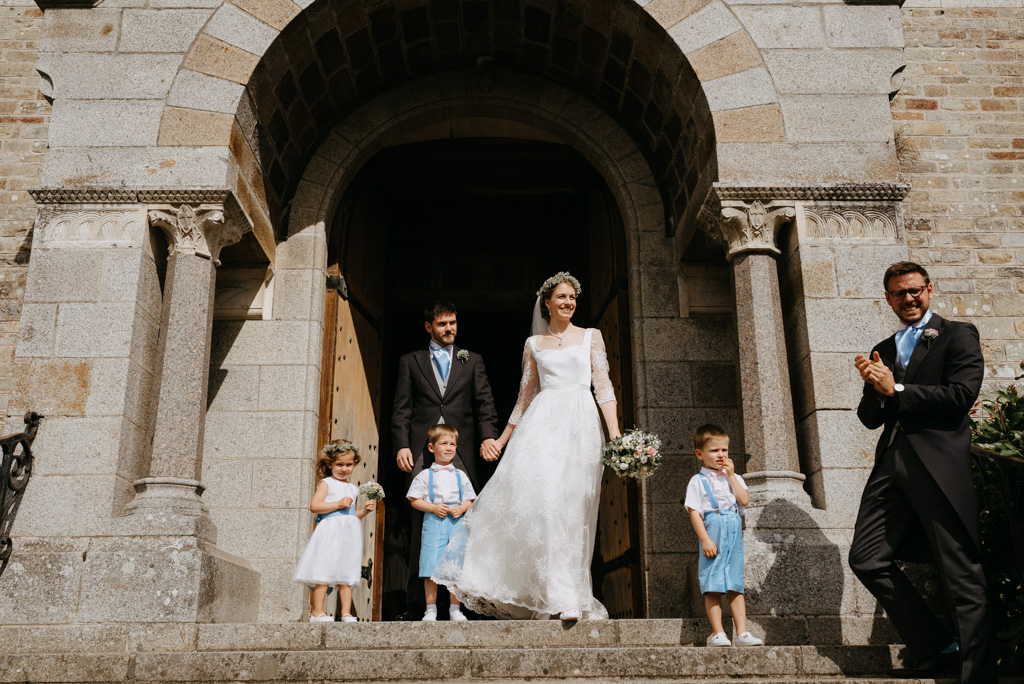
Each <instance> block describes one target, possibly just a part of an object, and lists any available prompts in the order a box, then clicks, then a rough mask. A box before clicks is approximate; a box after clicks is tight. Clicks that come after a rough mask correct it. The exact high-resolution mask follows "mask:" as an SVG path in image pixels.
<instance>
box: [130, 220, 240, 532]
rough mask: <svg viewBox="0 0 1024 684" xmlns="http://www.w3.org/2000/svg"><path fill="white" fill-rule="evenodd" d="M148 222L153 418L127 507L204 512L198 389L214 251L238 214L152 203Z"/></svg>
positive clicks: (236, 231)
mask: <svg viewBox="0 0 1024 684" xmlns="http://www.w3.org/2000/svg"><path fill="white" fill-rule="evenodd" d="M149 220H150V222H151V223H152V224H153V225H155V226H158V227H159V228H160V229H161V230H163V232H164V234H165V235H166V236H167V243H168V254H169V256H168V261H167V275H166V277H165V284H164V297H163V311H162V316H161V323H160V339H159V344H158V347H157V372H156V374H155V379H154V388H153V397H154V406H155V408H156V420H155V426H154V430H153V451H152V456H151V460H150V467H149V476H148V477H145V478H142V479H140V480H137V481H136V482H135V489H136V492H137V493H136V497H135V499H134V500H133V501H132V502H131V503H130V504H129V505H128V507H127V509H126V510H127V511H129V512H140V511H143V510H146V509H150V508H157V509H161V510H167V509H168V508H170V509H172V510H174V511H175V512H177V513H182V514H185V515H198V516H204V517H205V516H207V515H208V513H207V511H206V507H205V505H204V504H203V502H202V499H201V498H200V496H201V494H202V490H203V487H202V485H201V484H200V483H199V475H200V471H201V468H202V455H203V454H202V452H203V433H204V427H205V421H206V392H207V386H208V382H209V375H210V333H211V328H212V323H213V295H214V284H215V281H216V270H217V266H218V265H219V263H220V262H219V260H218V256H219V254H220V250H221V249H222V248H223V247H225V246H227V245H230V244H234V243H236V242H238V241H239V240H240V239H241V237H242V233H243V223H242V220H241V218H240V217H239V218H235V219H230V220H229V219H226V218H225V214H224V211H223V210H222V209H220V208H217V207H211V206H208V205H207V206H202V205H201V206H199V207H198V209H196V208H193V207H192V206H191V205H189V204H181V205H179V206H177V207H176V208H175V207H159V208H152V209H151V210H150V211H149Z"/></svg>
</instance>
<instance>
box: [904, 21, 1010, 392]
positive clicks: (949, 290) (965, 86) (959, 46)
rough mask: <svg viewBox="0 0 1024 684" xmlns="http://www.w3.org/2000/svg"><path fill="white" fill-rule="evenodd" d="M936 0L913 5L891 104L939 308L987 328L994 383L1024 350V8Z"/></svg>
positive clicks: (920, 248) (912, 224) (912, 241)
mask: <svg viewBox="0 0 1024 684" xmlns="http://www.w3.org/2000/svg"><path fill="white" fill-rule="evenodd" d="M911 4H917V5H921V4H923V3H922V2H920V1H918V2H913V3H907V5H908V6H909V5H911ZM931 4H934V5H935V7H927V8H925V7H917V8H910V7H908V6H905V7H904V9H903V28H904V32H905V35H906V60H907V68H906V70H905V72H904V74H905V82H904V84H903V88H902V90H901V91H900V93H899V95H898V96H897V97H896V98H895V99H894V100H893V102H892V115H893V119H894V122H893V123H894V125H895V127H896V130H897V131H902V133H901V135H899V136H898V139H899V140H901V141H902V142H903V143H904V145H905V148H904V150H903V152H902V153H901V168H902V172H903V174H904V175H905V176H906V178H907V180H909V181H910V183H911V184H912V187H913V190H912V192H911V193H910V195H908V196H907V198H906V202H905V211H906V214H905V216H906V219H907V221H906V226H907V239H908V243H909V248H910V258H911V259H913V260H915V261H918V262H920V263H922V264H924V265H925V267H926V268H927V269H928V270H929V272H930V273H931V275H932V278H933V280H934V281H935V283H936V288H937V298H936V300H935V301H934V303H933V308H934V309H935V310H936V311H937V312H939V313H940V314H942V315H944V316H949V317H951V318H956V319H961V320H970V321H972V322H973V323H974V324H975V325H977V326H978V329H979V331H980V332H981V339H982V347H983V349H984V352H985V362H986V389H987V390H991V389H993V388H994V387H997V386H1001V385H1005V384H1006V383H1007V382H1009V381H1010V380H1012V378H1013V376H1014V375H1015V374H1018V373H1019V372H1020V370H1019V366H1018V364H1019V363H1020V361H1021V359H1024V339H1022V338H1024V175H1022V174H1024V113H1022V111H1021V110H1022V109H1024V7H1021V6H1020V4H1019V3H1013V4H1017V5H1018V6H1017V7H990V8H985V7H983V6H984V5H996V4H1001V5H1008V4H1011V3H996V2H992V1H989V2H974V3H968V4H970V5H971V7H952V6H950V5H951V3H949V2H944V3H941V4H942V5H945V8H943V7H941V6H940V3H931Z"/></svg>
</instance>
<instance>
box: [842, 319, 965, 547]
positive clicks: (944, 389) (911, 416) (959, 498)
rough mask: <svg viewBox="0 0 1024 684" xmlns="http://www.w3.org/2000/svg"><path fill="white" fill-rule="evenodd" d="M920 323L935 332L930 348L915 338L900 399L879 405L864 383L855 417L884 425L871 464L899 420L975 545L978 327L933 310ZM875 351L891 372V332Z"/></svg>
mask: <svg viewBox="0 0 1024 684" xmlns="http://www.w3.org/2000/svg"><path fill="white" fill-rule="evenodd" d="M925 327H926V328H931V329H933V330H935V331H937V332H938V337H936V338H935V340H934V341H933V342H932V344H931V346H928V345H926V344H925V342H924V341H923V339H921V340H919V341H918V343H917V346H916V347H915V348H914V352H913V353H912V354H911V356H910V362H909V363H908V364H907V370H906V373H905V374H904V377H903V385H904V387H905V389H904V391H903V393H902V394H901V395H900V399H899V401H896V400H894V399H892V398H888V399H886V400H885V405H884V406H879V397H878V395H877V394H876V393H875V389H874V387H873V386H872V385H870V384H868V383H865V385H864V395H863V397H861V401H860V406H858V408H857V416H858V417H859V418H860V421H861V422H862V423H863V424H864V426H865V427H867V428H869V429H872V430H873V429H875V428H877V427H879V426H884V429H883V430H882V436H881V437H880V438H879V440H878V446H877V447H876V449H875V464H876V467H877V464H878V459H879V458H881V456H882V453H883V452H884V451H885V449H886V446H887V445H888V444H889V438H890V435H891V433H892V431H893V430H894V429H895V428H896V423H897V422H899V424H900V426H901V427H902V429H903V436H904V441H903V444H904V445H905V444H909V446H910V447H911V448H912V449H913V450H914V452H915V453H916V454H917V456H918V457H919V458H920V459H921V462H922V463H924V466H925V467H926V468H927V469H928V472H929V473H931V475H932V477H934V478H935V482H936V483H938V485H939V488H940V489H941V490H942V492H943V494H945V495H946V498H947V499H948V500H949V502H950V503H951V504H952V505H953V508H954V509H955V510H956V512H957V514H958V515H959V517H960V518H961V519H962V520H963V522H964V526H965V527H966V528H967V531H968V532H969V533H970V535H971V537H972V538H973V539H974V542H975V544H979V545H980V536H981V533H980V530H979V527H978V501H977V497H976V496H975V494H974V482H973V479H972V477H971V455H970V448H971V431H970V421H969V419H968V417H967V414H968V412H969V411H970V410H971V408H972V407H973V406H974V402H975V401H976V400H977V398H978V393H979V392H980V391H981V381H982V378H983V376H984V374H985V362H984V359H983V358H982V355H981V344H980V342H979V339H978V329H977V328H975V327H974V326H973V325H972V324H970V323H963V322H960V321H947V320H946V319H944V318H942V317H941V316H939V315H938V314H933V315H932V317H931V320H929V321H928V324H927V325H926V326H925ZM922 338H923V334H922ZM876 351H877V352H878V354H879V356H880V357H881V359H882V361H883V362H885V365H886V366H888V367H889V368H890V369H891V370H893V371H895V370H896V336H895V335H893V336H892V337H888V338H886V339H885V340H884V341H883V342H881V343H880V344H878V345H876V346H875V348H874V349H873V350H872V352H876Z"/></svg>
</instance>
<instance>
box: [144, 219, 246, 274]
mask: <svg viewBox="0 0 1024 684" xmlns="http://www.w3.org/2000/svg"><path fill="white" fill-rule="evenodd" d="M149 222H150V223H151V224H153V225H155V226H157V227H158V228H160V229H161V230H162V231H163V232H164V234H165V235H166V236H167V251H168V254H175V253H181V254H195V255H196V256H200V257H203V258H205V259H210V260H211V261H213V263H214V265H215V266H220V258H219V257H220V251H221V249H223V248H224V247H227V246H228V245H233V244H235V243H236V242H238V241H239V240H241V239H242V235H243V233H244V232H245V228H246V227H247V226H246V225H245V224H244V222H243V221H240V220H238V217H234V218H233V219H231V220H227V219H225V212H224V210H223V209H221V208H214V207H204V206H200V207H199V208H198V209H196V208H193V207H192V206H191V205H189V204H181V205H178V207H177V208H174V207H166V208H162V209H150V211H149Z"/></svg>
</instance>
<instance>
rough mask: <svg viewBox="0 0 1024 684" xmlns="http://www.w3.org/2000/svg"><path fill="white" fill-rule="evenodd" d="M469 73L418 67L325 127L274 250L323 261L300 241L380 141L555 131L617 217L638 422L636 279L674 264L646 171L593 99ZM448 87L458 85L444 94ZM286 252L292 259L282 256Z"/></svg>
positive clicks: (640, 305)
mask: <svg viewBox="0 0 1024 684" xmlns="http://www.w3.org/2000/svg"><path fill="white" fill-rule="evenodd" d="M475 78H476V74H475V72H474V71H473V70H468V69H467V70H461V71H454V72H446V73H444V74H438V75H430V76H424V77H421V78H419V79H416V80H414V81H410V82H408V83H406V84H404V85H401V86H398V87H396V88H394V89H393V90H391V91H388V92H387V93H385V94H383V95H381V96H379V97H378V98H374V99H372V100H370V101H369V102H367V103H366V104H365V105H364V106H362V107H360V108H359V109H357V110H356V111H355V112H353V114H352V115H351V116H350V117H347V118H346V119H345V120H344V121H342V122H341V123H340V124H338V125H337V126H336V127H335V128H334V129H332V131H331V133H330V134H329V135H328V136H327V138H326V139H325V140H324V142H323V143H322V144H321V145H320V147H319V149H318V150H317V151H316V154H315V155H314V156H313V158H312V159H311V160H310V162H309V164H308V166H307V168H306V171H305V173H304V174H303V177H302V180H301V181H300V183H299V185H298V188H297V190H296V193H295V199H294V201H293V207H292V210H291V212H290V214H289V217H288V225H287V226H286V231H287V238H286V239H285V240H284V241H283V242H282V243H281V244H280V250H281V253H282V254H287V253H289V251H290V250H291V251H298V252H302V253H308V254H317V255H318V262H317V263H315V264H313V267H314V268H316V269H318V270H323V269H325V268H326V261H325V259H326V252H325V251H324V250H323V249H320V248H313V247H308V248H307V247H301V246H300V245H302V244H303V243H304V242H305V241H309V242H312V243H320V244H322V243H323V242H324V241H325V240H326V238H327V233H328V230H329V227H330V224H331V220H332V218H333V216H334V213H335V211H336V209H337V206H338V203H339V201H340V200H341V197H342V195H343V194H344V191H345V189H346V188H347V187H348V185H349V183H350V182H351V181H352V179H353V178H354V177H355V176H356V175H357V174H358V172H359V170H360V169H361V168H362V166H363V165H364V164H365V163H366V162H367V161H368V160H369V159H371V158H372V157H373V156H374V154H376V153H377V152H378V151H379V150H381V149H382V148H384V147H386V146H388V145H389V144H392V143H393V142H394V141H396V140H397V139H399V138H401V137H402V136H404V135H406V134H408V133H410V132H412V131H415V130H417V129H421V128H423V127H424V126H428V125H430V124H433V123H436V122H438V121H445V120H450V119H458V118H464V117H477V118H494V119H501V120H503V121H513V122H518V123H521V124H526V125H528V126H530V127H532V128H534V129H537V130H540V131H542V132H544V133H546V134H548V135H550V136H554V137H556V138H558V139H559V140H561V141H562V142H564V143H565V144H567V145H569V146H571V147H573V148H574V149H575V150H576V151H578V152H579V153H580V154H581V155H583V156H584V157H585V158H586V159H587V160H588V161H590V163H591V164H592V165H593V166H594V168H595V169H596V170H597V172H598V173H599V174H600V176H601V177H602V178H603V179H604V181H605V183H606V184H607V185H608V188H609V189H610V191H611V193H612V196H613V198H614V200H615V203H616V208H617V209H618V211H619V214H620V216H621V217H622V221H623V224H624V229H625V234H626V248H627V257H628V260H629V263H630V268H629V272H630V282H629V296H630V310H631V312H632V315H633V318H634V324H633V325H632V326H631V331H632V338H633V339H632V344H633V349H634V357H633V378H634V380H633V390H634V397H635V401H636V406H637V420H638V421H641V422H642V421H644V420H645V418H644V413H643V411H644V408H645V407H646V406H647V399H646V383H645V367H644V359H643V351H642V350H643V349H644V346H643V325H642V324H641V321H642V319H643V317H644V316H652V315H660V314H659V313H658V312H656V311H652V310H651V306H650V305H648V304H645V301H644V298H643V292H644V291H645V282H644V279H645V278H651V277H654V274H656V273H658V271H657V269H658V268H664V269H670V270H673V272H674V268H675V252H674V250H673V248H672V241H671V239H670V238H668V237H666V236H665V224H664V215H663V212H662V204H661V199H660V197H659V194H658V190H657V186H656V183H655V182H654V178H653V174H652V172H651V170H650V168H649V167H648V165H647V163H646V161H645V160H644V158H643V155H642V154H641V153H640V151H639V149H638V146H637V144H636V143H635V141H633V140H632V138H630V136H629V135H627V134H626V133H625V132H624V131H623V130H622V129H621V127H619V126H618V125H617V124H616V123H615V122H614V120H612V119H611V117H610V116H609V115H608V114H607V113H605V112H604V111H603V110H602V109H601V108H599V107H598V106H597V105H595V104H593V103H590V102H588V101H586V100H583V99H581V98H579V97H578V96H576V94H575V93H573V92H572V91H570V90H569V89H567V88H564V87H562V86H559V85H557V84H552V83H550V82H545V81H544V80H543V79H541V78H538V77H531V76H527V75H524V74H508V75H507V82H505V83H502V79H501V78H499V79H498V81H497V82H496V84H495V87H494V88H493V89H492V90H491V91H490V92H486V93H484V92H479V91H477V92H472V90H473V88H472V87H471V86H472V84H473V83H475ZM525 88H529V89H536V92H538V93H540V95H539V97H537V98H535V100H536V101H535V102H531V103H526V102H523V101H522V100H520V99H517V98H516V97H515V94H516V93H517V92H521V91H522V90H523V89H525ZM453 91H455V92H459V93H461V94H460V95H458V96H452V95H450V93H451V92H453ZM410 103H414V104H410ZM367 131H371V134H370V135H367ZM288 261H289V262H292V263H294V260H293V259H292V258H291V257H288ZM641 263H643V264H644V268H641ZM320 314H321V315H322V312H320Z"/></svg>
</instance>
